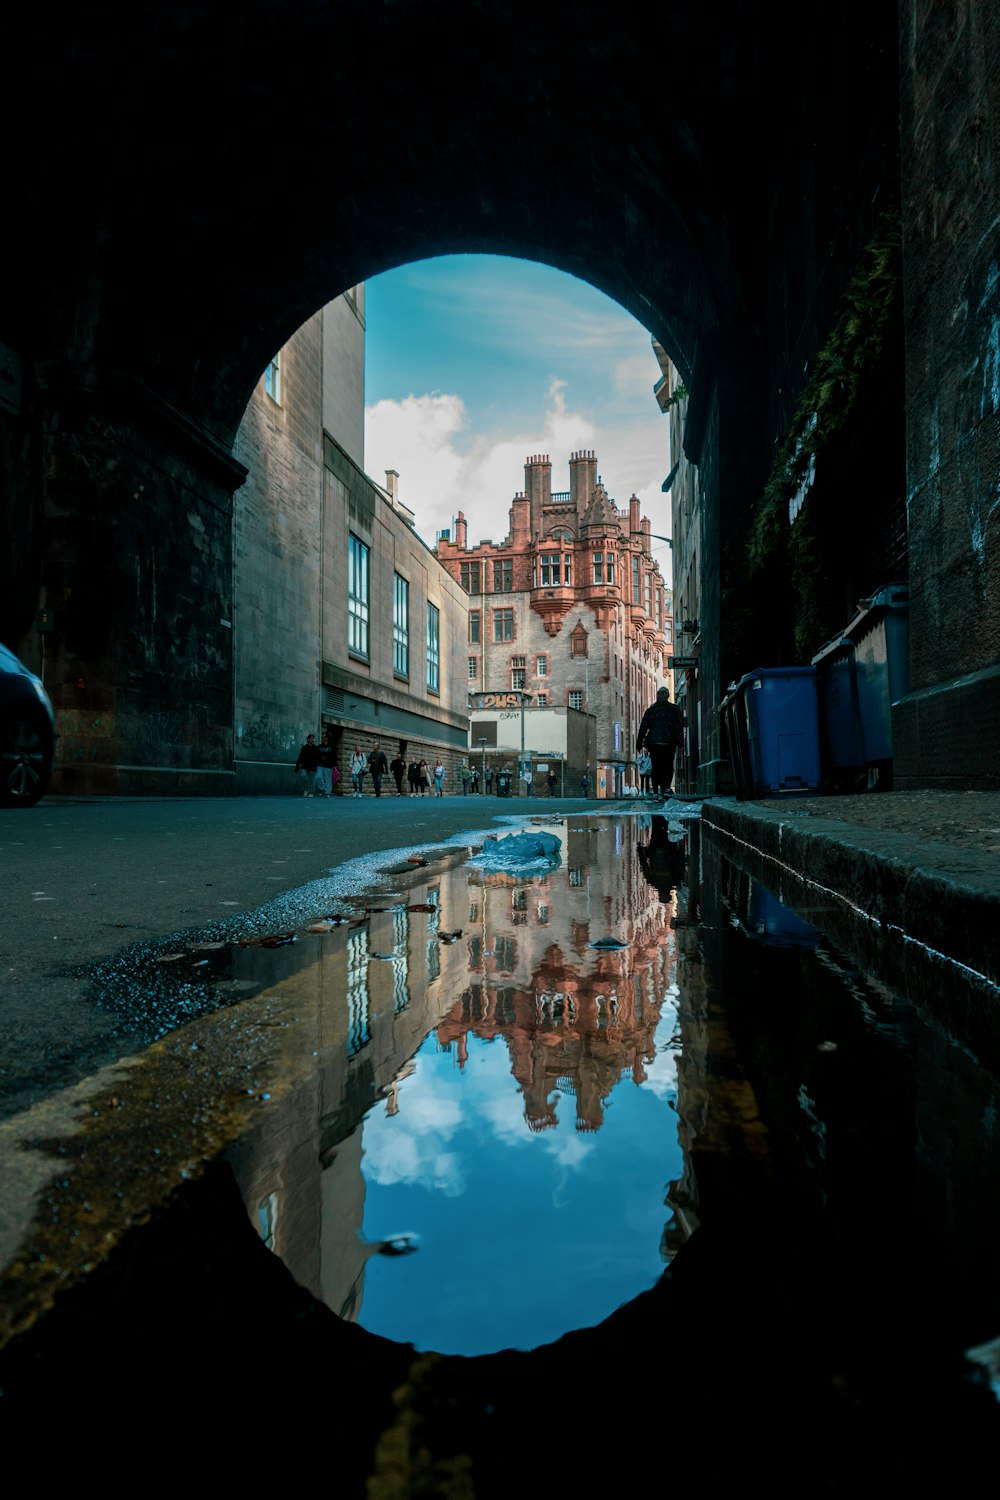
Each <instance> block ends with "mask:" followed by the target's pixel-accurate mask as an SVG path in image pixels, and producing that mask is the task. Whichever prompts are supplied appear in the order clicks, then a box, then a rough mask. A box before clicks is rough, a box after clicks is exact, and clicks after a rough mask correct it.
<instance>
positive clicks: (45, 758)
mask: <svg viewBox="0 0 1000 1500" xmlns="http://www.w3.org/2000/svg"><path fill="white" fill-rule="evenodd" d="M55 748H56V722H55V715H54V714H53V712H52V702H51V700H50V698H49V695H48V693H47V692H46V691H45V688H44V686H43V685H42V683H41V681H40V680H39V678H37V677H36V676H35V674H34V672H29V671H28V669H27V667H26V666H25V665H24V663H23V662H20V661H18V659H17V657H16V656H15V655H14V653H13V651H8V650H7V648H6V646H0V805H2V806H4V807H34V805H35V803H36V802H37V801H38V799H39V797H42V796H44V794H45V792H46V791H47V789H48V785H49V780H50V778H51V776H52V761H53V757H54V755H55Z"/></svg>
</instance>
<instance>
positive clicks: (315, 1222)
mask: <svg viewBox="0 0 1000 1500" xmlns="http://www.w3.org/2000/svg"><path fill="white" fill-rule="evenodd" d="M573 824H574V826H573V827H567V825H566V823H565V822H563V821H553V822H550V823H549V826H548V827H547V829H546V839H545V841H544V843H543V845H542V846H541V856H542V857H541V858H540V857H539V848H538V847H536V842H537V841H536V840H535V839H534V838H533V836H529V835H527V834H521V833H517V834H511V835H509V836H508V837H509V843H508V839H507V838H501V839H500V840H498V841H496V843H493V842H491V843H490V844H488V845H485V846H484V849H483V853H482V854H481V855H477V856H474V857H473V858H472V859H469V860H467V861H465V862H463V863H461V864H460V865H458V866H457V867H455V868H452V869H447V870H440V871H438V872H436V873H434V874H433V875H431V876H430V877H429V878H428V879H426V880H425V881H422V882H421V881H417V880H414V881H413V883H412V884H411V888H410V891H409V893H408V894H407V896H406V898H405V901H401V902H400V904H399V905H398V906H397V907H395V908H394V909H391V910H389V911H386V910H384V909H381V910H380V909H378V908H377V907H375V906H371V905H370V906H368V907H367V909H366V920H365V921H364V923H363V924H361V925H358V926H356V927H355V928H354V929H353V930H349V931H345V932H335V931H331V932H330V933H329V935H328V937H326V938H325V939H324V943H325V946H324V949H323V958H322V970H323V977H322V981H321V983H322V989H323V992H324V993H325V994H328V995H329V996H330V999H331V1002H332V1003H331V1004H330V1005H329V1006H328V1007H327V1009H326V1010H325V1011H324V1013H323V1015H322V1018H321V1027H322V1028H323V1029H324V1030H325V1028H326V1027H327V1026H328V1025H331V1026H333V1027H334V1028H335V1029H336V1028H337V1027H338V1026H341V1027H343V1028H345V1029H346V1035H345V1036H343V1040H342V1044H341V1046H340V1047H338V1046H336V1045H335V1044H334V1043H333V1042H332V1039H331V1044H330V1046H329V1047H325V1046H324V1047H323V1048H321V1049H320V1056H321V1057H322V1058H324V1059H326V1061H325V1065H324V1066H323V1068H322V1072H321V1076H320V1077H319V1078H318V1080H317V1086H318V1092H319V1094H320V1095H321V1096H322V1097H323V1098H324V1100H325V1101H326V1108H325V1110H324V1112H323V1114H322V1115H321V1117H320V1121H319V1128H318V1137H317V1140H316V1146H317V1150H316V1152H315V1154H312V1153H311V1152H310V1151H309V1150H304V1151H302V1152H300V1153H297V1155H296V1158H295V1160H296V1164H297V1165H296V1171H297V1172H299V1173H300V1174H301V1175H297V1176H295V1177H294V1178H293V1176H292V1174H291V1171H290V1164H289V1161H288V1159H287V1158H286V1157H285V1156H284V1155H282V1156H281V1157H272V1156H269V1155H268V1147H267V1143H266V1142H265V1141H261V1142H259V1143H258V1144H257V1145H256V1146H255V1147H253V1148H249V1147H248V1145H247V1143H243V1145H242V1146H241V1147H240V1148H239V1150H238V1151H237V1153H236V1154H235V1156H234V1160H235V1161H237V1163H238V1176H239V1179H240V1181H241V1183H242V1184H243V1187H244V1195H245V1199H246V1202H247V1206H248V1210H249V1212H250V1213H251V1216H252V1217H255V1218H256V1219H258V1221H259V1220H260V1218H261V1216H262V1215H263V1217H264V1219H265V1220H266V1222H267V1225H268V1231H267V1232H268V1236H269V1242H270V1243H271V1244H272V1245H273V1248H274V1249H275V1251H276V1252H277V1253H278V1254H279V1255H281V1256H282V1257H283V1258H284V1259H285V1260H286V1263H287V1264H288V1265H289V1266H290V1268H291V1269H292V1270H293V1273H294V1274H295V1275H296V1277H297V1278H298V1279H299V1280H301V1281H302V1282H303V1284H305V1285H307V1286H309V1288H310V1290H312V1291H313V1292H314V1294H315V1295H317V1296H319V1297H321V1299H322V1300H323V1301H324V1302H325V1303H326V1304H327V1305H328V1306H329V1307H331V1308H332V1309H333V1310H334V1311H336V1312H337V1313H338V1314H339V1315H340V1316H342V1317H345V1318H348V1319H350V1320H351V1321H356V1322H359V1323H360V1324H361V1325H362V1326H363V1327H365V1328H368V1329H369V1330H370V1331H372V1332H376V1333H379V1334H382V1335H384V1336H386V1337H388V1338H393V1339H397V1340H403V1341H405V1342H408V1343H412V1344H414V1345H415V1346H416V1347H417V1348H418V1349H421V1350H424V1349H433V1350H436V1351H438V1352H443V1353H455V1354H477V1353H483V1352H487V1351H491V1350H498V1349H503V1348H510V1347H512V1348H522V1349H528V1348H533V1347H535V1346H537V1345H539V1344H542V1343H546V1342H550V1341H552V1340H554V1339H556V1338H558V1337H559V1336H560V1335H561V1334H563V1333H565V1332H567V1331H568V1330H569V1329H572V1328H578V1327H586V1326H591V1325H593V1324H594V1323H596V1322H598V1321H600V1320H601V1319H602V1318H604V1317H606V1316H607V1315H608V1314H609V1313H611V1312H613V1311H614V1310H615V1308H617V1307H620V1306H621V1305H622V1304H623V1303H624V1302H627V1301H629V1300H630V1299H631V1298H632V1297H634V1296H635V1295H637V1293H639V1292H640V1291H643V1290H645V1289H647V1288H649V1287H650V1286H652V1285H653V1284H654V1283H655V1281H656V1280H657V1279H658V1278H659V1276H660V1275H661V1274H662V1271H663V1267H664V1264H665V1261H666V1260H667V1259H669V1257H670V1255H671V1254H673V1253H674V1251H675V1249H676V1247H677V1244H678V1243H680V1242H681V1241H682V1239H683V1237H684V1231H683V1229H681V1228H680V1227H679V1226H678V1224H677V1223H676V1221H675V1214H674V1211H673V1209H672V1207H671V1204H670V1202H669V1195H670V1189H671V1184H672V1183H673V1182H674V1181H675V1179H677V1178H679V1177H680V1175H681V1173H682V1169H683V1162H682V1153H681V1148H680V1143H679V1138H678V1117H677V1112H676V1086H677V1076H676V1052H677V1037H676V1027H677V1021H676V987H675V985H674V974H673V964H674V951H675V940H674V934H673V930H672V928H671V925H670V918H671V915H672V910H673V907H672V904H671V903H670V902H664V901H661V900H660V899H659V898H658V896H657V894H656V893H655V891H654V890H653V889H652V888H651V887H650V885H649V883H648V881H647V879H646V878H645V876H644V874H643V867H642V863H641V861H640V858H639V853H638V850H637V847H636V843H635V841H634V839H633V837H632V833H631V831H626V829H625V828H624V826H623V825H622V824H621V823H620V822H617V821H614V820H611V819H605V820H594V822H593V823H590V822H588V823H586V824H585V825H583V826H581V825H580V822H579V818H578V817H577V818H575V819H574V820H573ZM553 845H555V849H553ZM643 847H644V848H645V843H643ZM519 860H523V861H524V867H525V868H526V869H528V870H529V871H530V872H531V873H528V874H524V875H521V874H518V873H516V870H517V868H518V861H519ZM539 866H540V867H541V868H539ZM345 1001H346V1009H345V1005H344V1002H345ZM331 1105H332V1107H331ZM290 1108H291V1109H292V1110H296V1111H297V1110H298V1108H299V1104H298V1102H293V1103H291V1104H290ZM279 1131H280V1127H279ZM281 1133H283V1132H281ZM293 1204H294V1205H295V1207H294V1208H293V1207H292V1205H293ZM306 1204H310V1205H311V1208H310V1211H309V1213H308V1214H307V1215H306V1221H307V1222H308V1224H309V1226H310V1228H309V1230H308V1232H303V1222H304V1221H303V1218H302V1214H303V1210H304V1206H305V1205H306ZM402 1235H405V1236H406V1237H407V1239H406V1247H407V1253H406V1254H403V1255H401V1254H394V1253H389V1254H386V1253H384V1250H385V1242H386V1241H388V1242H389V1249H390V1252H391V1251H392V1250H393V1249H395V1248H396V1247H397V1246H398V1244H399V1237H400V1236H402Z"/></svg>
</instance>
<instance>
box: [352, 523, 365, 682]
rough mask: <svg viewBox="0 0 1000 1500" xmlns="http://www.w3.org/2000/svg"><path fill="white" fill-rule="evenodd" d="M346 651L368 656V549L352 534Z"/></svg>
mask: <svg viewBox="0 0 1000 1500" xmlns="http://www.w3.org/2000/svg"><path fill="white" fill-rule="evenodd" d="M347 649H348V651H353V652H354V654H355V656H367V655H368V548H367V547H366V546H365V544H364V542H362V541H359V539H358V538H357V537H356V536H355V535H354V533H353V532H349V533H348V537H347Z"/></svg>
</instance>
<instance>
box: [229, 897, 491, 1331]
mask: <svg viewBox="0 0 1000 1500" xmlns="http://www.w3.org/2000/svg"><path fill="white" fill-rule="evenodd" d="M460 873H461V879H460V881H459V883H458V884H457V885H452V886H448V880H449V872H447V871H441V872H439V873H438V874H436V875H435V878H434V882H433V883H432V884H421V885H418V886H416V887H414V889H413V890H412V892H411V893H410V895H409V896H408V898H407V899H406V901H405V904H404V902H403V901H402V900H400V901H398V902H397V903H396V904H394V905H393V906H392V908H391V909H389V910H386V911H375V910H371V911H369V913H368V914H367V915H366V916H365V917H364V918H363V919H362V918H358V919H357V920H355V921H354V922H352V923H351V924H350V925H349V926H346V925H345V926H344V927H342V928H339V929H336V930H334V931H332V932H330V933H328V934H326V935H324V936H323V937H321V938H320V937H308V938H305V939H302V940H300V942H298V943H297V944H295V945H294V946H293V947H292V948H290V949H284V950H282V964H283V969H282V977H281V984H282V987H283V988H286V989H287V988H289V987H292V986H294V993H295V999H296V1010H297V1014H298V1016H299V1017H300V1019H301V1020H302V1021H303V1022H306V1021H307V1020H308V1025H307V1026H304V1035H307V1036H311V1038H312V1048H313V1056H314V1057H315V1060H316V1067H315V1070H314V1071H313V1072H312V1073H311V1074H309V1076H308V1077H307V1078H306V1079H305V1080H304V1081H303V1082H302V1083H301V1084H300V1085H299V1086H298V1087H296V1088H294V1089H292V1090H290V1091H289V1092H288V1093H287V1094H284V1095H283V1096H282V1097H280V1098H278V1097H276V1098H275V1100H274V1102H273V1104H272V1106H271V1108H270V1109H269V1110H268V1113H267V1116H266V1119H265V1121H264V1122H263V1123H262V1126H261V1128H260V1129H259V1130H257V1131H256V1132H255V1133H254V1135H253V1136H251V1137H248V1138H247V1139H245V1140H244V1141H242V1142H240V1143H239V1144H238V1145H237V1146H235V1147H234V1148H233V1149H232V1150H231V1151H230V1153H229V1160H230V1162H231V1164H232V1166H233V1169H234V1171H235V1173H236V1177H237V1181H238V1182H239V1184H240V1187H241V1191H242V1193H243V1198H244V1202H245V1203H246V1205H247V1210H248V1212H249V1214H250V1216H251V1218H252V1220H253V1221H254V1224H255V1226H256V1227H257V1229H258V1231H259V1232H260V1233H261V1234H262V1236H263V1237H264V1238H265V1239H266V1242H267V1243H268V1244H269V1245H270V1247H271V1248H272V1249H273V1250H275V1252H276V1253H277V1254H278V1255H279V1256H280V1257H281V1259H282V1260H283V1261H284V1262H285V1264H286V1265H287V1266H288V1267H289V1269H290V1271H291V1272H292V1274H293V1276H294V1277H295V1279H296V1281H298V1282H299V1283H300V1284H301V1285H302V1286H305V1287H306V1288H308V1290H309V1291H310V1292H312V1293H313V1295H314V1296H317V1297H319V1298H321V1299H322V1300H323V1301H324V1302H325V1303H326V1304H327V1306H329V1307H331V1308H333V1309H334V1311H336V1312H342V1313H343V1315H344V1316H345V1317H349V1318H351V1319H356V1318H357V1316H358V1313H359V1312H360V1306H361V1294H362V1289H363V1273H364V1267H365V1264H366V1262H367V1260H368V1259H369V1258H370V1256H371V1254H372V1253H373V1249H374V1247H372V1246H368V1245H366V1244H365V1243H364V1242H363V1241H362V1240H361V1239H360V1237H359V1235H360V1229H361V1225H362V1222H363V1218H364V1203H365V1189H364V1178H363V1175H362V1171H361V1160H362V1145H361V1122H362V1121H363V1119H364V1117H365V1115H366V1114H367V1113H368V1111H369V1110H370V1109H372V1108H373V1107H375V1106H377V1105H378V1104H379V1102H380V1100H384V1101H385V1107H386V1109H387V1110H388V1112H389V1113H393V1114H394V1113H395V1112H396V1111H397V1110H398V1108H399V1102H398V1101H399V1086H400V1084H401V1083H402V1081H403V1080H404V1079H405V1078H406V1077H407V1075H408V1074H409V1073H410V1072H411V1071H412V1069H413V1057H414V1055H415V1054H416V1052H417V1051H418V1049H419V1047H420V1045H421V1043H422V1042H423V1040H424V1038H425V1037H426V1036H427V1034H428V1033H429V1032H430V1031H431V1030H432V1029H433V1027H434V1024H435V1022H436V1021H437V1020H438V1018H439V1017H440V1015H441V1013H442V1011H443V1010H444V1009H445V1008H446V1006H447V1003H448V1000H449V998H450V995H451V994H453V993H454V992H455V990H456V989H457V988H459V986H460V984H461V983H462V981H463V976H464V972H465V966H466V959H465V949H464V945H463V944H462V943H460V942H455V943H454V944H448V943H444V942H442V941H441V940H440V938H439V936H438V933H439V931H440V930H441V927H442V922H443V925H444V927H445V928H447V929H455V928H460V927H463V926H464V922H465V903H466V888H465V875H464V870H463V871H461V872H460ZM451 875H452V878H453V879H454V875H455V872H451ZM444 890H448V891H450V895H449V896H448V904H447V905H446V904H445V902H444V896H443V894H442V893H443V891H444ZM453 898H455V899H453ZM456 899H457V900H458V901H460V902H461V905H458V904H456ZM407 906H411V907H414V908H419V907H423V910H419V909H415V910H407V909H406V908H407ZM241 960H242V961H243V962H246V963H254V962H256V963H260V962H261V960H260V956H259V953H258V952H257V950H252V951H251V950H248V951H247V956H246V957H244V956H243V955H242V954H241Z"/></svg>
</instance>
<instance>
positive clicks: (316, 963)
mask: <svg viewBox="0 0 1000 1500" xmlns="http://www.w3.org/2000/svg"><path fill="white" fill-rule="evenodd" d="M564 858H565V863H564V865H562V866H561V867H559V868H558V869H555V870H553V871H550V872H548V873H547V874H545V875H539V876H535V877H530V878H520V879H518V878H515V877H512V876H510V875H506V874H501V875H492V874H487V875H484V874H483V872H481V871H479V870H471V869H469V868H468V867H466V866H465V865H464V864H458V863H457V861H456V866H455V867H454V868H452V869H439V870H438V871H436V872H435V875H434V878H433V881H432V882H428V883H426V884H421V885H418V886H415V887H414V888H413V889H412V891H411V892H410V893H409V895H408V896H407V898H406V899H405V902H404V901H403V900H399V901H398V902H397V904H396V905H394V906H393V908H392V909H390V910H386V911H382V912H379V911H375V910H370V911H369V912H368V913H367V914H366V916H365V918H364V920H360V919H359V920H358V921H356V922H354V923H352V924H351V925H350V926H346V925H345V926H344V927H343V928H340V929H337V930H335V931H333V932H331V933H329V934H327V935H325V936H323V937H322V938H315V939H313V938H310V939H309V941H308V944H307V943H305V942H303V943H300V944H296V945H294V947H293V949H292V950H283V951H284V953H285V955H286V956H285V957H284V960H283V961H284V963H285V965H286V974H285V977H284V979H283V981H282V983H283V985H289V984H294V985H295V986H296V989H295V996H296V1008H297V1012H298V1014H299V1016H300V1017H302V1018H304V1019H305V1018H308V1021H309V1027H308V1029H307V1033H306V1034H310V1033H311V1035H312V1037H313V1042H312V1046H313V1048H314V1053H313V1055H314V1057H315V1061H316V1067H315V1071H314V1072H313V1073H312V1074H311V1075H310V1076H309V1077H307V1078H306V1079H305V1080H304V1081H303V1082H302V1083H301V1084H300V1085H299V1086H298V1087H297V1088H295V1089H293V1090H290V1091H289V1092H288V1093H287V1094H284V1095H283V1096H281V1097H277V1096H276V1098H275V1102H274V1104H273V1105H272V1107H271V1108H270V1109H269V1111H268V1115H267V1117H266V1120H265V1121H264V1122H263V1123H262V1127H261V1129H260V1130H259V1131H258V1132H256V1134H255V1135H254V1136H253V1137H252V1138H250V1139H248V1140H246V1141H244V1142H242V1143H241V1144H240V1145H239V1146H238V1147H236V1148H235V1149H234V1150H233V1152H231V1153H230V1160H231V1161H232V1164H233V1167H234V1170H235V1171H236V1174H237V1178H238V1181H239V1182H240V1185H241V1188H242V1191H243V1195H244V1201H245V1202H246V1204H247V1209H248V1212H249V1214H250V1216H251V1218H252V1219H253V1221H254V1222H255V1224H256V1225H257V1227H258V1228H259V1229H261V1230H262V1231H263V1232H265V1233H266V1235H267V1238H268V1241H269V1243H271V1244H272V1245H273V1248H274V1249H275V1251H276V1252H277V1253H278V1254H279V1255H280V1256H281V1258H282V1260H283V1261H284V1262H285V1264H286V1265H287V1266H288V1267H289V1269H290V1271H291V1272H292V1274H293V1276H294V1277H295V1279H296V1280H297V1281H298V1282H299V1283H300V1284H301V1285H303V1286H305V1287H307V1288H308V1289H309V1290H310V1291H311V1292H312V1293H313V1294H314V1295H316V1296H317V1297H320V1298H321V1299H322V1300H323V1301H324V1302H325V1303H326V1305H327V1306H328V1307H331V1308H332V1309H333V1310H334V1311H336V1312H337V1313H339V1314H341V1315H342V1316H344V1317H346V1318H349V1319H351V1320H358V1319H359V1317H360V1313H361V1306H362V1299H363V1294H364V1271H365V1266H366V1264H367V1261H368V1259H369V1258H370V1257H371V1255H372V1253H373V1249H374V1247H372V1246H370V1245H367V1244H365V1243H364V1241H363V1240H362V1238H361V1228H362V1225H363V1222H364V1210H365V1179H364V1175H363V1171H362V1160H363V1154H364V1153H363V1146H362V1128H361V1127H362V1122H363V1120H364V1118H365V1116H366V1115H367V1114H368V1113H369V1112H370V1111H371V1110H372V1109H373V1108H376V1107H379V1106H380V1105H384V1108H385V1109H386V1111H387V1112H388V1113H389V1114H391V1115H394V1116H398V1119H399V1121H400V1122H401V1124H402V1125H403V1126H404V1127H405V1123H406V1090H405V1087H401V1086H402V1085H403V1084H404V1082H405V1079H406V1078H407V1076H408V1075H409V1073H411V1072H412V1071H413V1068H414V1058H415V1056H416V1054H417V1052H418V1050H419V1049H420V1047H421V1045H422V1043H423V1042H424V1040H425V1038H426V1037H427V1036H428V1035H429V1034H431V1033H432V1032H433V1033H434V1034H435V1036H436V1039H437V1041H438V1043H439V1045H443V1046H444V1047H446V1048H449V1049H451V1048H453V1049H454V1053H455V1056H456V1058H457V1060H458V1061H459V1063H461V1062H463V1061H464V1058H465V1056H466V1049H467V1046H468V1040H467V1039H468V1035H469V1033H470V1032H473V1033H474V1034H475V1035H477V1036H480V1037H484V1038H493V1037H497V1036H502V1037H503V1039H504V1042H505V1044H506V1046H507V1047H508V1049H509V1052H510V1056H511V1071H512V1074H513V1077H514V1079H516V1083H517V1086H518V1087H519V1088H520V1090H521V1092H522V1094H523V1098H524V1117H525V1119H526V1121H527V1124H528V1126H529V1127H530V1129H531V1130H533V1131H537V1130H545V1129H547V1128H550V1127H551V1126H553V1125H555V1124H556V1123H557V1114H556V1108H557V1104H558V1099H559V1096H561V1095H563V1094H566V1093H572V1094H573V1095H575V1098H576V1128H577V1129H578V1130H581V1131H590V1130H597V1129H598V1128H599V1127H600V1126H601V1124H602V1121H603V1118H604V1110H605V1107H606V1102H607V1099H608V1096H609V1095H610V1093H611V1091H612V1090H613V1089H614V1087H615V1085H616V1083H618V1081H619V1080H620V1079H621V1078H623V1077H624V1076H625V1075H628V1076H629V1077H631V1079H632V1080H634V1081H635V1082H636V1083H637V1084H638V1083H641V1082H642V1081H643V1080H644V1078H645V1077H646V1068H647V1065H648V1063H649V1062H650V1061H651V1059H652V1058H653V1057H654V1055H655V1042H654V1036H655V1032H656V1028H657V1025H658V1023H659V1020H660V1015H661V1009H662V1007H663V1003H664V1000H665V998H666V997H667V994H668V992H669V990H670V987H671V985H672V984H673V982H674V978H675V967H676V952H675V937H676V934H675V932H674V930H673V927H672V923H671V914H672V910H673V907H672V905H666V904H660V903H659V902H658V901H657V900H656V897H655V894H654V892H653V890H652V889H651V887H650V885H649V883H648V882H647V880H646V878H645V877H644V874H643V871H642V868H641V865H640V862H639V858H638V854H637V852H636V846H635V838H634V834H633V831H632V830H631V829H627V828H625V827H624V826H623V824H622V823H620V822H614V821H612V820H601V821H600V822H598V823H597V824H596V826H593V827H590V826H585V827H574V828H570V829H567V830H566V835H565V840H564ZM390 899H393V898H390ZM407 907H408V908H409V909H407ZM457 932H461V934H462V936H461V938H460V939H458V940H455V941H450V942H447V941H442V938H443V937H452V936H453V935H454V934H455V933H457ZM602 938H604V939H607V938H614V939H617V940H618V941H620V942H622V943H623V944H624V945H625V946H623V947H621V948H618V949H611V950H605V951H601V950H599V949H594V948H593V947H591V944H592V943H593V942H595V941H597V940H599V939H602ZM295 948H298V950H299V952H298V954H296V953H295ZM296 963H298V964H299V969H298V971H297V972H292V971H293V970H294V967H295V964H296ZM456 997H457V998H456ZM511 1087H512V1088H513V1087H514V1084H513V1083H512V1084H511Z"/></svg>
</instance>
